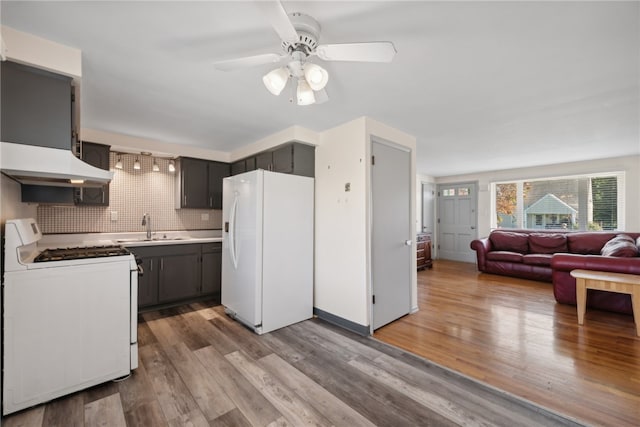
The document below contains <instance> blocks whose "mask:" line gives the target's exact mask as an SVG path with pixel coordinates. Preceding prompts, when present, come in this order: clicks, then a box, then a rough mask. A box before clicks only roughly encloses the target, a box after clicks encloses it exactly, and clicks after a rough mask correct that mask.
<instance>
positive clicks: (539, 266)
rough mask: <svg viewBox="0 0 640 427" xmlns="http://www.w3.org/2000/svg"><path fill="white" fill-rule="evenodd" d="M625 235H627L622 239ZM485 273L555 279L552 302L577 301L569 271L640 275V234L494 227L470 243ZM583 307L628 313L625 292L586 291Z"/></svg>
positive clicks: (547, 280) (628, 307) (630, 309)
mask: <svg viewBox="0 0 640 427" xmlns="http://www.w3.org/2000/svg"><path fill="white" fill-rule="evenodd" d="M625 236H626V237H625ZM471 249H473V250H475V251H476V256H477V262H478V269H479V270H480V271H482V272H485V273H491V274H500V275H503V276H512V277H521V278H524V279H530V280H538V281H545V282H552V283H553V294H554V296H555V299H556V301H558V302H559V303H563V304H573V305H575V303H576V281H575V279H574V278H573V277H571V275H570V272H571V270H576V269H583V270H597V271H609V272H615V273H628V274H638V275H640V255H639V253H640V233H628V232H620V231H616V232H596V231H593V232H572V231H560V230H494V231H492V232H491V234H490V235H489V236H488V237H485V238H482V239H477V240H474V241H473V242H471ZM587 306H589V307H592V308H598V309H601V310H609V311H615V312H620V313H628V314H631V313H632V306H631V297H630V296H629V295H624V294H617V293H611V292H603V291H596V290H589V291H588V295H587Z"/></svg>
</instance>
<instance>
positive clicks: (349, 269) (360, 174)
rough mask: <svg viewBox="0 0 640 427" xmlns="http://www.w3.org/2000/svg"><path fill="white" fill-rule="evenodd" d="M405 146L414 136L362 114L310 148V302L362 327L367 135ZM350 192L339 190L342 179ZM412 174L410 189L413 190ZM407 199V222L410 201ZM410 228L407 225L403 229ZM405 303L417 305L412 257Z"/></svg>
mask: <svg viewBox="0 0 640 427" xmlns="http://www.w3.org/2000/svg"><path fill="white" fill-rule="evenodd" d="M372 137H375V138H379V139H382V140H386V141H391V142H393V143H396V144H398V145H402V146H405V147H409V148H410V149H411V153H412V155H411V171H410V173H411V176H415V147H416V141H415V138H414V137H413V136H411V135H408V134H406V133H404V132H401V131H399V130H397V129H393V128H391V127H388V126H386V125H384V124H382V123H380V122H377V121H375V120H372V119H370V118H366V117H362V118H359V119H356V120H354V121H351V122H349V123H346V124H344V125H341V126H338V127H336V128H333V129H329V130H327V131H325V132H322V133H320V138H319V145H318V146H317V147H316V234H315V236H316V237H315V239H316V254H315V269H316V270H315V294H314V295H315V298H314V299H315V301H314V307H316V308H318V309H320V310H323V311H325V312H328V313H330V314H333V315H335V316H338V317H341V318H342V319H345V320H348V321H351V322H354V323H357V324H359V325H362V326H367V327H368V326H369V325H370V324H371V304H370V301H371V273H370V272H371V264H370V263H371V235H370V230H371V222H370V218H371V215H370V206H371V203H370V194H371V170H370V162H369V161H368V159H369V158H370V156H371V138H372ZM347 183H349V184H350V188H351V189H350V191H349V192H345V184H347ZM415 185H416V183H415V179H412V180H411V194H415V192H416V189H415ZM410 203H411V206H410V208H411V210H410V211H411V213H412V215H411V218H410V220H411V224H415V220H416V215H415V212H416V201H415V199H412V200H411V201H410ZM407 231H408V232H409V233H413V231H414V230H413V227H412V229H411V230H407ZM412 260H413V267H412V276H411V306H412V310H413V311H415V310H417V284H416V283H417V278H416V270H415V257H412Z"/></svg>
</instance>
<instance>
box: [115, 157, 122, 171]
mask: <svg viewBox="0 0 640 427" xmlns="http://www.w3.org/2000/svg"><path fill="white" fill-rule="evenodd" d="M116 169H122V158H121V157H120V156H118V161H117V162H116Z"/></svg>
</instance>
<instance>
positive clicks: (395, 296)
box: [371, 141, 415, 329]
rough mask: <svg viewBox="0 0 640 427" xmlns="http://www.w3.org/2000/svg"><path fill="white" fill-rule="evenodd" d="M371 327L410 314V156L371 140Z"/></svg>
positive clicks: (413, 228)
mask: <svg viewBox="0 0 640 427" xmlns="http://www.w3.org/2000/svg"><path fill="white" fill-rule="evenodd" d="M371 152H372V155H373V158H374V162H373V165H372V167H371V198H372V200H371V206H372V213H371V216H372V218H371V220H372V232H371V264H372V265H371V272H372V282H373V286H372V288H373V298H374V302H373V305H372V315H373V319H372V325H373V329H377V328H379V327H381V326H383V325H386V324H387V323H389V322H392V321H394V320H396V319H397V318H399V317H402V316H404V315H405V314H408V313H409V312H410V311H411V265H412V263H411V261H412V257H413V256H415V249H414V248H415V246H413V244H412V239H413V235H414V232H415V226H414V225H413V224H411V152H410V151H409V150H408V149H404V148H399V147H396V146H393V145H388V144H384V143H381V142H377V141H372V144H371Z"/></svg>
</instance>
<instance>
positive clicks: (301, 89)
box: [297, 79, 316, 105]
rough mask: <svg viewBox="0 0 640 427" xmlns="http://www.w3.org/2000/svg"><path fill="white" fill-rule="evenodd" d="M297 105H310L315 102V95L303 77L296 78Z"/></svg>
mask: <svg viewBox="0 0 640 427" xmlns="http://www.w3.org/2000/svg"><path fill="white" fill-rule="evenodd" d="M297 98H298V105H311V104H313V103H315V102H316V97H315V95H314V94H313V90H312V89H311V87H310V86H309V83H307V81H306V80H305V79H299V80H298V91H297Z"/></svg>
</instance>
